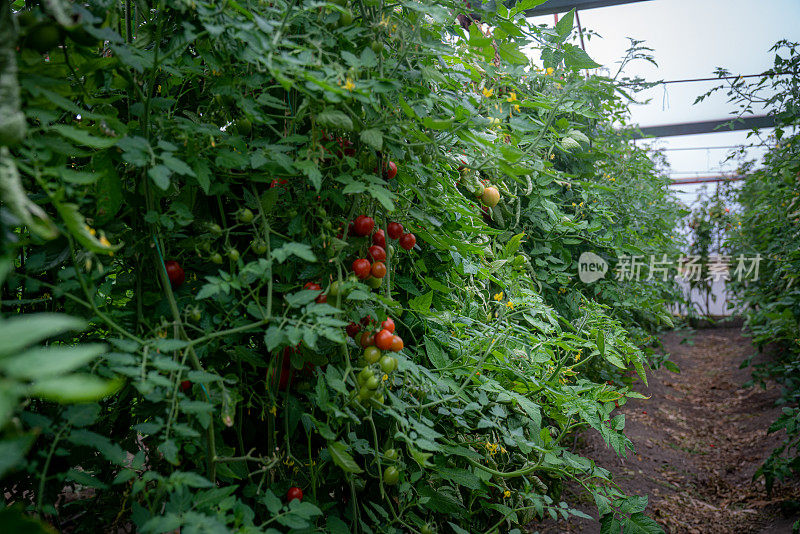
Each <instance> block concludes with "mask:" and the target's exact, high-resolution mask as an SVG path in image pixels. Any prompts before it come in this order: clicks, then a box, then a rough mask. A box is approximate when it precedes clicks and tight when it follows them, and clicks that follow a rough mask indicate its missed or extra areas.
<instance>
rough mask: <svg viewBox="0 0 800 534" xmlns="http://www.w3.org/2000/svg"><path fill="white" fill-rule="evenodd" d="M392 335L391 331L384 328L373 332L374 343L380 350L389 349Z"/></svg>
mask: <svg viewBox="0 0 800 534" xmlns="http://www.w3.org/2000/svg"><path fill="white" fill-rule="evenodd" d="M392 337H394V336H393V335H392V333H391V332H389V331H388V330H386V329H385V328H384V329H383V330H381V331H380V332H378V333H377V334H375V345H376V346H377V347H378V348H379V349H381V350H391V349H392Z"/></svg>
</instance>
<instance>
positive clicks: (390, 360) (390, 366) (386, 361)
mask: <svg viewBox="0 0 800 534" xmlns="http://www.w3.org/2000/svg"><path fill="white" fill-rule="evenodd" d="M395 369H397V358H394V357H392V356H389V355H388V354H387V355H386V356H384V357H383V358H381V370H382V371H383V372H384V373H391V372H392V371H394V370H395Z"/></svg>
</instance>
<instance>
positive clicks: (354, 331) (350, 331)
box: [344, 323, 361, 337]
mask: <svg viewBox="0 0 800 534" xmlns="http://www.w3.org/2000/svg"><path fill="white" fill-rule="evenodd" d="M344 330H345V332H347V335H348V336H350V337H356V336H357V335H358V333H359V332H360V331H361V327H360V326H358V324H357V323H350V324H349V325H347V326H345V327H344Z"/></svg>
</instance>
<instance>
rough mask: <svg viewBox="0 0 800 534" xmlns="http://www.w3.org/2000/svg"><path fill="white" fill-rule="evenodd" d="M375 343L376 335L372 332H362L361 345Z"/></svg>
mask: <svg viewBox="0 0 800 534" xmlns="http://www.w3.org/2000/svg"><path fill="white" fill-rule="evenodd" d="M374 344H375V336H374V335H373V334H372V333H370V332H364V333H363V334H361V346H362V347H364V348H367V347H371V346H372V345H374Z"/></svg>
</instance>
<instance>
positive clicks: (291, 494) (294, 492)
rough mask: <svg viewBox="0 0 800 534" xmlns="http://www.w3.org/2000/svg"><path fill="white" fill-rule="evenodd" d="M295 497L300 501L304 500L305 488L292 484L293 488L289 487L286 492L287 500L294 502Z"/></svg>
mask: <svg viewBox="0 0 800 534" xmlns="http://www.w3.org/2000/svg"><path fill="white" fill-rule="evenodd" d="M295 499H297V500H298V501H302V500H303V490H301V489H300V488H298V487H297V486H292V487H291V488H289V491H287V492H286V500H287V501H288V502H292V501H293V500H295Z"/></svg>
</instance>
